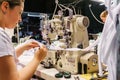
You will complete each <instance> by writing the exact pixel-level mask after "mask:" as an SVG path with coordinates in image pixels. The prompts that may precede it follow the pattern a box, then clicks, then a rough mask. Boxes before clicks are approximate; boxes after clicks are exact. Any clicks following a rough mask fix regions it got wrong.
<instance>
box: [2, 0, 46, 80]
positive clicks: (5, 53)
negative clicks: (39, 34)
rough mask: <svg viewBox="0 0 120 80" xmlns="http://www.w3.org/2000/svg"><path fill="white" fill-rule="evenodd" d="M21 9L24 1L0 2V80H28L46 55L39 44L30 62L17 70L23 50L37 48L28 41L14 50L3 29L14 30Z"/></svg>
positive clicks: (36, 45)
mask: <svg viewBox="0 0 120 80" xmlns="http://www.w3.org/2000/svg"><path fill="white" fill-rule="evenodd" d="M23 9H24V0H0V80H30V78H31V77H32V75H33V74H34V72H35V70H36V68H37V66H38V65H39V63H40V61H42V60H43V59H44V58H45V56H46V54H47V49H46V47H45V46H44V45H42V44H41V46H40V48H38V49H37V50H36V51H35V55H34V57H33V59H32V61H31V62H30V63H28V64H27V65H26V66H25V67H24V68H23V69H21V70H19V71H18V70H17V57H19V56H20V55H21V54H22V53H23V51H24V50H28V49H31V48H34V47H39V45H38V43H37V42H36V41H30V42H27V43H24V44H22V45H20V46H19V47H17V48H16V49H14V47H13V45H12V42H11V39H10V38H9V36H8V35H7V34H6V32H5V28H8V29H13V28H15V26H16V24H17V23H18V22H19V21H20V20H21V14H22V12H23Z"/></svg>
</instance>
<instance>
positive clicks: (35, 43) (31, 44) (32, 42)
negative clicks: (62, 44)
mask: <svg viewBox="0 0 120 80" xmlns="http://www.w3.org/2000/svg"><path fill="white" fill-rule="evenodd" d="M22 47H23V48H24V49H25V50H29V49H31V48H35V47H39V42H38V41H36V40H32V39H31V40H28V41H26V42H24V43H23V44H22Z"/></svg>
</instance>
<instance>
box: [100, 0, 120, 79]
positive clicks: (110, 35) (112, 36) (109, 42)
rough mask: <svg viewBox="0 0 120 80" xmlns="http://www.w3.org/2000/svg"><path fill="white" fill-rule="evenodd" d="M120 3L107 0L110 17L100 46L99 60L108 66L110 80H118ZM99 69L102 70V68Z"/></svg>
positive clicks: (117, 0)
mask: <svg viewBox="0 0 120 80" xmlns="http://www.w3.org/2000/svg"><path fill="white" fill-rule="evenodd" d="M119 1H120V0H105V4H106V6H107V9H108V16H107V19H106V22H105V25H104V28H103V31H102V34H101V36H100V42H99V44H98V58H99V60H100V61H101V62H103V63H104V64H106V65H107V66H108V73H109V74H108V80H117V79H116V65H117V63H116V62H117V53H118V48H119V42H118V33H117V27H118V22H117V17H118V18H120V17H119V16H118V15H119V14H120V13H119V12H120V4H119V3H118V2H119ZM119 27H120V26H119ZM99 67H100V68H101V66H99ZM101 70H102V69H101ZM101 73H102V71H101Z"/></svg>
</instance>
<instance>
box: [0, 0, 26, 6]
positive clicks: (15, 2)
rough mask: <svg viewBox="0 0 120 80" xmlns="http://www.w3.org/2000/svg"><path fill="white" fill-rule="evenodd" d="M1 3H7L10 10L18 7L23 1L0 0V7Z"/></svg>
mask: <svg viewBox="0 0 120 80" xmlns="http://www.w3.org/2000/svg"><path fill="white" fill-rule="evenodd" d="M3 1H6V2H8V3H9V7H10V8H14V7H15V6H20V5H21V3H22V2H24V0H0V5H1V4H2V2H3Z"/></svg>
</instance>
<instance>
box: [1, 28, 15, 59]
mask: <svg viewBox="0 0 120 80" xmlns="http://www.w3.org/2000/svg"><path fill="white" fill-rule="evenodd" d="M7 55H12V56H14V58H15V61H17V57H16V54H15V49H14V47H13V44H12V41H11V38H10V37H9V36H8V34H7V33H6V32H5V30H4V29H2V28H0V57H3V56H7Z"/></svg>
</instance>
